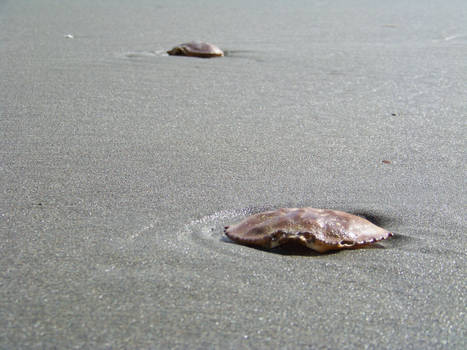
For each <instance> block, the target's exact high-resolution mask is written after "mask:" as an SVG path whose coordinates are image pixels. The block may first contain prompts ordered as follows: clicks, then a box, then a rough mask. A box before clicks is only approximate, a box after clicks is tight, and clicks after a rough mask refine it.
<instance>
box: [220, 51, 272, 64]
mask: <svg viewBox="0 0 467 350" xmlns="http://www.w3.org/2000/svg"><path fill="white" fill-rule="evenodd" d="M222 50H223V51H224V56H225V57H227V58H237V59H246V60H252V61H256V62H264V59H262V58H260V57H258V56H257V55H258V51H254V50H229V49H222Z"/></svg>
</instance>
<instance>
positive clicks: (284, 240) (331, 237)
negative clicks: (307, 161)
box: [224, 207, 393, 253]
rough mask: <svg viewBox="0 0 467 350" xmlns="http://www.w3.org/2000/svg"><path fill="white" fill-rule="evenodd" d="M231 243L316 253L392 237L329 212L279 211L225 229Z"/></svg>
mask: <svg viewBox="0 0 467 350" xmlns="http://www.w3.org/2000/svg"><path fill="white" fill-rule="evenodd" d="M224 233H225V235H226V236H227V237H228V238H229V239H230V240H232V241H233V242H236V243H239V244H243V245H247V246H253V247H261V248H266V249H270V248H276V247H278V246H281V245H284V244H288V243H291V242H296V243H298V244H301V245H303V246H306V247H308V248H310V249H313V250H315V251H317V252H319V253H325V252H328V251H333V250H334V251H335V250H341V249H353V248H358V247H363V246H366V245H369V244H372V243H375V242H378V241H381V240H384V239H386V238H389V237H391V236H393V233H392V232H389V231H387V230H385V229H383V228H381V227H379V226H376V225H375V224H373V223H371V222H369V221H368V220H366V219H364V218H361V217H359V216H356V215H352V214H349V213H345V212H341V211H336V210H332V209H315V208H311V207H308V208H281V209H278V210H274V211H267V212H263V213H257V214H254V215H251V216H249V217H247V218H246V219H244V220H243V221H241V222H239V223H238V224H235V225H230V226H225V227H224Z"/></svg>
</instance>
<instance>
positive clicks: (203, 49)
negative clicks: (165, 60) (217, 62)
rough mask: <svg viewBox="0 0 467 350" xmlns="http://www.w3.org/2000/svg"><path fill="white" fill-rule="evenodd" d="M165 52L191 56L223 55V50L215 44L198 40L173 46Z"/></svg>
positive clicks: (173, 54)
mask: <svg viewBox="0 0 467 350" xmlns="http://www.w3.org/2000/svg"><path fill="white" fill-rule="evenodd" d="M167 53H168V54H169V55H172V56H193V57H201V58H210V57H219V56H224V52H223V51H222V50H221V49H219V48H218V47H217V46H216V45H212V44H209V43H205V42H200V41H191V42H189V43H184V44H180V45H178V46H175V47H174V48H173V49H172V50H169V51H167Z"/></svg>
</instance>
